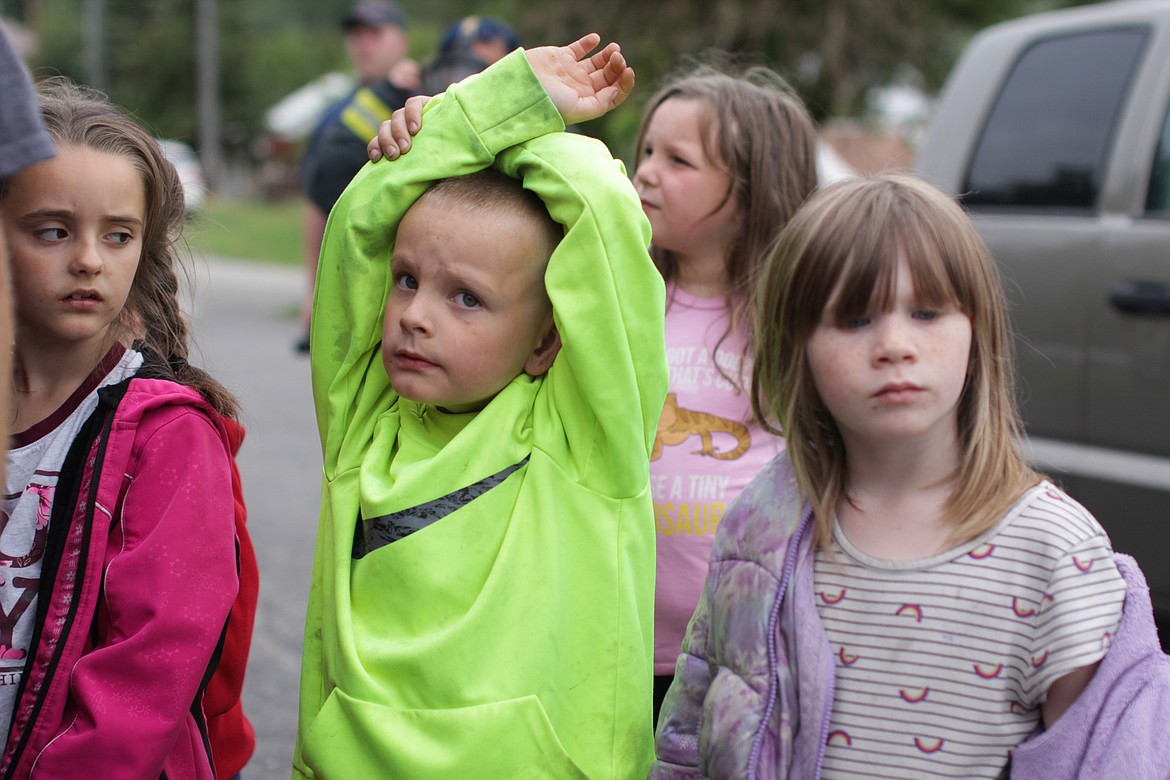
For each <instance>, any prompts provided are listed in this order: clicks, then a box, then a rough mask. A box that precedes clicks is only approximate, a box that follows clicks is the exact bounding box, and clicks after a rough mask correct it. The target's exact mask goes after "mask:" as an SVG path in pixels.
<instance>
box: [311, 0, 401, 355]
mask: <svg viewBox="0 0 1170 780" xmlns="http://www.w3.org/2000/svg"><path fill="white" fill-rule="evenodd" d="M341 27H342V30H343V31H344V33H345V50H346V52H347V53H348V54H349V59H350V62H351V63H352V64H353V67H354V70H355V71H356V72H357V78H358V85H357V87H356V88H355V89H354V90H353V92H351V93H350V94H349V95H347V96H346V97H345V98H344V99H342V100H341V101H339V102H337V103H335V104H334V105H333V106H331V107H330V108H329V109H328V110H327V111H326V112H325V114H324V116H323V117H322V118H321V120H320V122H319V123H318V124H317V128H316V129H315V130H314V131H313V134H312V136H311V138H310V140H309V144H308V147H307V149H306V150H305V156H304V159H303V161H302V163H301V183H302V187H303V189H304V192H305V196H306V198H307V200H308V202H307V203H306V205H305V212H304V219H303V238H304V247H305V270H306V272H307V275H308V294H307V296H306V298H305V303H304V305H303V307H302V310H301V328H302V334H301V337H300V338H299V339H298V340H297V342H296V344H295V345H294V346H295V348H296V349H297V350H298V351H300V352H307V351H308V349H309V313H310V310H311V308H312V305H313V284H314V281H315V279H316V277H317V257H318V255H319V254H320V253H321V236H322V235H323V234H324V231H325V219H326V217H327V216H328V214H329V210H330V209H332V208H333V204H334V203H335V202H336V201H337V198H338V197H339V196H340V195H341V192H342V190H344V189H345V187H346V185H348V184H349V182H350V179H352V178H353V177H354V174H356V173H357V172H358V171H359V170H360V169H361V167H362V166H363V165H365V163H366V160H367V157H366V143H367V142H369V140H370V139H371V138H373V137H374V136H375V135H376V134H377V132H378V126H379V125H380V124H381V123H382V122H383V121H385V120H387V119H389V118H390V115H391V114H392V113H393V112H394V109H396V108H400V107H401V106H402V105H403V103H404V102H405V101H406V98H407V97H409V96H410V95H412V94H414V93H415V92H416V91H417V90H418V87H419V76H420V73H419V70H420V69H419V66H418V63H416V62H414V61H413V60H411V59H409V58H407V56H406V55H407V53H408V52H409V51H410V41H409V39H408V37H407V34H406V14H405V13H403V11H402V9H401V8H399V7H398V6H397V5H395V4H394V3H393V2H390V0H362V2H359V3H357V4H356V5H354V6H353V7H351V8H350V9H349V11H348V12H347V13H346V14H345V16H344V17H343V18H342V22H341Z"/></svg>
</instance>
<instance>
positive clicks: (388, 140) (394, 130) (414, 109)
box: [366, 95, 431, 162]
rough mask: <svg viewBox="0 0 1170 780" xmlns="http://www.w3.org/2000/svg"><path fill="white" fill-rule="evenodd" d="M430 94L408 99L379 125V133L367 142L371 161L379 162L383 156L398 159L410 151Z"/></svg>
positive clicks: (367, 152) (367, 151)
mask: <svg viewBox="0 0 1170 780" xmlns="http://www.w3.org/2000/svg"><path fill="white" fill-rule="evenodd" d="M430 99H431V97H430V95H415V96H414V97H409V98H407V99H406V103H405V104H404V105H403V106H402V108H400V109H398V110H397V111H395V112H394V113H393V114H391V115H390V118H389V119H387V120H386V121H385V122H383V123H382V124H380V125H379V126H378V134H377V135H376V136H374V137H373V138H372V139H370V142H369V143H368V144H366V154H368V155H369V157H370V161H371V162H378V160H381V159H382V157H383V156H385V157H386V159H387V160H397V159H398V156H399V155H402V154H406V153H407V152H408V151H410V137H411V136H412V135H415V134H416V133H418V129H419V128H420V127H422V110H423V106H425V105H426V104H427V101H428V100H430Z"/></svg>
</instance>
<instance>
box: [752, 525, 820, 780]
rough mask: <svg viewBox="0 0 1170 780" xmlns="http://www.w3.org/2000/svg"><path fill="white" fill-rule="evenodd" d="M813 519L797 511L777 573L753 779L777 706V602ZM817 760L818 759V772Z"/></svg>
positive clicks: (756, 736) (793, 567)
mask: <svg viewBox="0 0 1170 780" xmlns="http://www.w3.org/2000/svg"><path fill="white" fill-rule="evenodd" d="M811 519H812V507H811V506H809V505H804V506H803V507H802V510H801V514H800V525H799V526H798V527H797V529H796V533H795V534H793V536H792V538H791V539H789V541H788V550H787V552H786V553H785V555H784V569H783V572H782V573H781V575H780V585H779V587H778V588H777V593H776V601H775V603H774V604H773V605H772V614H771V616H770V617H769V618H768V670H769V676H768V703H767V705H766V706H765V707H764V717H763V718H762V719H761V720H760V726H759V728H758V729H757V730H756V734H755V736H754V737H752V747H751V752H750V753H749V754H748V764H747V776H748V777H749V778H754V777H755V776H756V769H757V768H758V766H759V762H760V750H762V749H763V744H764V733H765V732H766V731H767V729H768V723H769V721H770V720H771V719H772V711H773V710H774V709H775V708H776V695H777V690H776V689H777V687H778V675H779V661H778V660H777V659H776V621H777V620H779V618H780V605H781V604H782V603H783V602H784V596H785V595H786V594H787V592H788V583H789V581H790V580H791V579H792V572H793V570H794V569H795V568H796V556H797V552H798V551H799V549H800V542H801V540H802V539H803V538H804V534H805V532H806V531H807V530H808V526H809V524H810V520H811ZM819 769H820V767H819V761H818V775H819Z"/></svg>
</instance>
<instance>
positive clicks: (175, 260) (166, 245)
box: [0, 79, 239, 417]
mask: <svg viewBox="0 0 1170 780" xmlns="http://www.w3.org/2000/svg"><path fill="white" fill-rule="evenodd" d="M37 91H38V93H39V96H40V106H41V116H42V118H43V119H44V123H45V129H46V130H48V131H49V135H50V136H52V138H53V142H54V143H55V144H56V145H57V146H58V147H70V146H72V147H81V148H85V149H92V150H94V151H97V152H103V153H106V154H116V155H119V156H120V157H124V158H126V159H128V160H130V162H131V163H132V164H133V165H134V167H135V168H136V169H137V170H138V172H139V173H140V174H141V175H142V182H143V185H144V186H145V188H146V219H145V224H144V225H143V234H142V256H141V258H139V261H138V271H137V272H136V273H135V275H134V281H133V283H132V284H131V287H130V295H129V297H128V298H127V299H126V306H125V308H123V310H122V313H121V315H120V316H119V318H118V320H117V321H116V322H115V323H114V329H115V332H116V333H117V334H118V335H119V336H120V337H122V338H124V339H126V340H135V339H136V340H138V341H141V342H142V343H144V344H145V346H146V348H147V351H149V352H154V353H156V354H157V355H159V356H160V357H162V358H163V359H164V360H165V361H166V363H167V364H168V366H169V367H170V371H171V372H172V373H173V374H174V378H175V380H176V381H178V382H179V383H181V384H184V385H187V386H189V387H191V388H194V389H195V390H197V391H198V392H199V393H200V394H201V395H202V396H203V397H204V398H206V399H207V402H208V403H209V404H211V406H212V407H213V408H215V409H216V411H218V412H219V413H221V414H223V415H225V416H228V417H237V416H238V415H239V406H238V404H237V402H236V400H235V398H234V397H233V396H232V394H231V393H230V392H228V390H227V388H225V387H224V386H223V385H222V384H220V383H219V382H218V381H216V380H215V379H214V378H213V377H212V376H211V375H210V374H208V373H207V372H206V371H204V370H202V369H200V368H196V367H195V366H193V365H191V364H190V363H188V362H187V358H188V352H189V347H188V339H189V328H188V325H187V319H186V316H185V315H184V314H183V310H182V308H181V307H180V305H179V280H178V277H177V275H176V270H177V269H181V268H182V258H181V255H180V252H179V241H180V238H181V236H182V230H183V222H184V219H185V214H184V203H183V186H182V183H181V182H180V180H179V175H178V173H177V172H176V171H175V166H174V165H172V164H171V163H170V162H169V161H168V160H167V159H166V157H165V156H164V155H163V152H162V149H160V148H159V145H158V143H157V142H156V141H155V140H154V138H152V137H151V135H150V133H148V132H147V131H146V130H145V129H144V128H143V127H142V126H141V125H140V124H138V122H136V121H135V120H134V119H133V118H131V117H130V116H129V115H128V114H127V113H126V112H125V111H123V110H122V109H121V108H119V107H118V106H116V105H114V104H113V103H111V102H110V101H109V100H108V99H107V98H106V96H105V95H104V94H102V93H100V92H97V91H96V90H92V89H88V88H85V87H81V86H78V85H77V84H74V83H72V82H71V81H69V80H67V79H49V80H47V81H44V82H42V83H41V84H40V85H38V90H37ZM4 191H5V188H4V183H3V182H0V198H2V197H3V196H4Z"/></svg>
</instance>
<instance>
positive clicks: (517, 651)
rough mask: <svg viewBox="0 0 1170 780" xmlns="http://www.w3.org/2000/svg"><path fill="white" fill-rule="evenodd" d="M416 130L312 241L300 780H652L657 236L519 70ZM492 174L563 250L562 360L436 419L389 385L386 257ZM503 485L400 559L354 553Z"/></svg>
mask: <svg viewBox="0 0 1170 780" xmlns="http://www.w3.org/2000/svg"><path fill="white" fill-rule="evenodd" d="M423 124H424V129H423V131H422V133H420V134H419V135H418V137H417V138H416V139H415V142H414V146H413V148H412V150H411V151H410V153H409V154H407V155H405V156H404V157H402V158H401V159H399V160H397V161H394V162H382V163H378V164H376V165H367V166H366V167H365V169H363V171H362V172H361V173H359V174H358V176H357V177H356V178H355V179H354V181H353V183H351V185H350V186H349V188H348V189H347V190H346V191H345V194H344V195H342V197H341V200H339V201H338V203H337V205H336V206H335V207H334V209H333V211H332V213H331V214H330V217H329V225H328V228H327V230H326V234H325V243H324V247H323V250H322V256H321V264H320V268H319V271H318V278H317V285H316V300H315V305H314V314H313V323H312V332H313V352H312V374H313V392H314V396H315V400H316V406H317V420H318V425H319V427H320V431H321V441H322V448H323V452H324V487H323V498H322V514H321V522H320V528H319V531H318V539H317V549H316V555H315V560H314V566H313V580H312V589H311V593H310V598H309V608H308V617H307V624H306V628H305V650H304V661H303V666H302V672H301V704H300V723H299V730H298V736H297V748H296V753H295V755H294V759H293V763H294V776H299V777H329V778H366V777H369V778H402V777H407V778H409V777H425V778H485V779H486V778H518V777H540V778H545V777H590V778H624V777H630V778H632V777H638V778H643V777H645V776H646V772H647V769H648V768H649V765H650V762H651V760H652V758H653V747H652V734H651V676H652V671H651V670H652V649H653V648H652V627H653V615H652V610H653V603H654V518H653V510H652V506H651V502H650V494H649V467H648V458H649V451H650V446H651V444H652V442H653V438H654V432H655V427H656V424H657V420H658V414H659V412H660V411H661V409H662V404H663V400H664V398H665V395H666V388H667V369H666V358H665V348H664V345H663V332H662V329H663V311H664V300H665V293H664V289H663V284H662V280H661V277H660V276H659V274H658V272H657V271H656V270H655V269H654V266H653V264H652V263H651V260H650V258H649V255H648V254H647V251H646V247H647V245H648V243H649V239H650V229H649V225H648V224H647V222H646V220H645V217H644V216H643V214H642V210H641V207H640V205H639V202H638V198H637V195H636V194H635V193H634V190H633V187H632V186H631V185H630V183H629V180H628V179H627V178H626V176H625V173H624V170H623V169H622V167H621V164H620V162H618V161H615V160H614V159H613V158H612V155H611V154H610V153H609V152H608V151H607V150H606V149H605V147H604V145H602V144H601V143H600V142H598V141H596V140H593V139H588V138H585V137H583V136H577V135H572V134H568V133H564V132H560V131H561V130H563V128H564V125H563V123H562V121H561V119H560V116H559V115H558V114H557V111H556V108H555V107H554V106H553V104H552V102H551V101H550V100H549V99H548V96H547V95H546V94H545V92H544V90H543V89H542V88H541V86H540V83H539V81H537V79H536V77H535V75H534V74H533V72H532V70H531V68H530V67H529V65H528V62H527V59H526V58H525V56H524V54H523V52H516V53H514V54H512V55H510V56H509V57H507V58H505V59H504V60H502V61H501V62H500V63H497V64H496V65H495V66H493V67H492V68H490V69H489V70H487V71H485V72H484V73H482V74H480V75H478V76H475V77H472V78H471V79H468V80H467V81H464V82H463V83H461V84H459V85H456V86H454V87H452V88H451V89H450V90H449V91H448V92H447V93H445V95H443V96H440V98H438V99H436V100H432V101H431V102H430V103H429V104H428V106H427V108H426V112H425V119H424V122H423ZM493 163H494V164H495V166H496V167H497V168H498V169H500V170H502V171H504V172H505V173H508V174H509V175H512V176H514V177H517V178H520V179H522V180H523V183H524V186H525V187H527V188H529V189H531V190H533V191H535V192H536V193H537V194H538V195H539V196H540V197H541V198H542V199H543V201H544V203H545V204H546V206H547V207H548V209H549V213H550V214H551V215H552V216H553V218H554V219H555V220H556V221H557V222H559V223H560V224H562V225H563V226H564V227H565V237H564V239H563V240H562V241H561V243H560V245H559V246H558V247H557V249H556V251H555V252H554V253H553V255H552V258H551V259H550V261H549V265H548V270H547V272H546V274H545V285H546V288H547V290H548V293H549V297H550V298H551V300H552V303H553V311H554V319H555V321H556V325H557V329H558V331H559V333H560V336H561V341H562V348H561V351H560V353H559V354H558V355H557V358H556V360H555V362H554V363H553V365H552V367H551V369H550V370H549V371H548V373H547V374H546V375H545V376H543V377H538V378H533V377H529V376H527V375H521V376H519V377H517V378H516V379H514V380H513V381H512V382H511V384H509V385H508V386H507V387H505V388H504V390H502V391H501V392H500V393H499V395H497V396H496V397H495V398H494V399H492V401H491V402H490V403H489V404H488V405H487V406H486V407H485V408H484V409H483V410H482V411H480V412H478V413H475V414H462V415H455V414H446V413H443V412H442V411H440V410H439V409H437V408H435V407H431V406H427V405H425V404H419V403H416V402H413V401H409V400H407V399H404V398H399V397H398V396H397V395H396V394H395V393H394V390H393V389H392V388H391V387H390V385H389V380H388V378H387V376H386V372H385V369H384V368H383V365H382V355H381V344H380V341H381V334H382V317H383V310H384V306H385V301H386V298H387V295H388V294H389V292H390V284H391V278H390V273H389V271H390V255H391V251H392V248H393V241H394V235H395V230H396V229H397V225H398V222H399V220H400V219H401V218H402V215H403V214H404V213H405V212H406V210H407V209H408V208H409V207H410V205H411V204H412V203H413V202H414V201H415V199H416V198H418V196H419V195H420V194H421V193H422V191H423V190H424V189H425V188H426V186H427V184H428V183H430V182H433V181H435V180H437V179H440V178H445V177H448V176H453V175H460V174H466V173H471V172H473V171H475V170H478V169H481V168H484V167H487V166H490V165H492V164H493ZM513 467H515V469H514V470H513V471H511V472H510V473H509V472H508V470H509V469H511V468H513ZM501 473H504V474H507V476H506V477H505V478H504V479H503V481H502V482H500V483H499V484H497V485H495V486H494V487H491V488H490V489H488V490H486V491H484V492H482V495H479V496H478V497H476V498H474V499H472V500H469V501H465V503H462V505H461V506H460V507H459V508H458V509H456V510H455V511H453V512H451V513H450V514H446V515H445V516H443V517H442V518H441V519H439V520H438V521H437V522H434V523H433V524H431V525H429V526H426V527H425V528H423V529H422V530H419V531H417V532H415V533H413V534H411V535H409V536H406V537H405V538H402V539H400V540H398V541H395V542H393V543H390V544H380V545H379V544H378V543H376V540H375V543H373V544H371V543H370V539H369V538H368V535H367V534H366V533H365V532H364V531H363V528H365V524H366V521H367V520H368V519H369V518H379V517H384V516H386V515H391V514H393V513H396V512H401V511H403V510H410V509H412V508H417V507H419V506H420V505H425V504H428V502H433V501H436V500H439V499H442V498H444V497H447V496H451V495H452V494H455V495H458V494H459V493H460V491H461V490H463V489H465V488H467V487H468V486H472V485H476V484H477V483H480V482H481V481H482V480H485V479H486V478H489V477H491V476H492V475H499V474H501ZM359 515H360V518H361V519H360V520H359ZM355 541H356V546H355Z"/></svg>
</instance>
